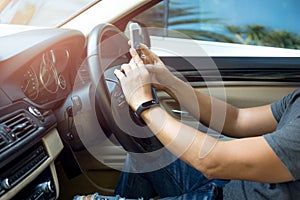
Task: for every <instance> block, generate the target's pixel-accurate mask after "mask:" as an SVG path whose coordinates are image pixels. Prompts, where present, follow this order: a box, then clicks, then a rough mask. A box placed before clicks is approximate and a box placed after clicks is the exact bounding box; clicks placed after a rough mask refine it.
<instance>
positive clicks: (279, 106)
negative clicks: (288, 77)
mask: <svg viewBox="0 0 300 200" xmlns="http://www.w3.org/2000/svg"><path fill="white" fill-rule="evenodd" d="M292 96H293V93H290V94H288V95H287V96H285V97H283V98H281V99H279V100H278V101H275V102H273V103H272V104H271V110H272V113H273V115H274V117H275V119H276V121H277V122H279V121H280V119H281V117H282V115H283V113H284V111H285V110H286V108H287V106H288V105H289V104H290V101H291V99H292Z"/></svg>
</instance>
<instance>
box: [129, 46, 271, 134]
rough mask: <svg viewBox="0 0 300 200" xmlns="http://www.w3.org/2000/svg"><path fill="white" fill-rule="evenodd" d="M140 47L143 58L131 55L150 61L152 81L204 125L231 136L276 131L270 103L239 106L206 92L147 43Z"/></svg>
mask: <svg viewBox="0 0 300 200" xmlns="http://www.w3.org/2000/svg"><path fill="white" fill-rule="evenodd" d="M141 50H142V52H143V53H144V55H145V58H144V60H143V61H142V60H141V58H140V57H139V55H138V54H137V53H136V51H131V55H132V58H133V60H134V61H135V63H137V64H138V65H144V63H150V65H146V68H147V70H148V71H149V72H150V73H151V84H152V85H154V86H155V87H158V88H159V89H162V90H164V91H166V92H167V93H168V94H169V95H171V96H172V97H173V98H174V99H176V100H177V101H178V102H179V104H180V107H181V108H182V109H184V110H187V111H188V112H190V113H191V114H192V115H193V116H194V117H195V118H197V119H198V120H199V121H201V122H202V123H203V124H205V125H207V126H210V127H211V128H214V129H215V130H217V131H219V132H222V133H224V134H226V135H228V136H231V137H250V136H258V135H263V134H265V133H269V132H272V131H274V130H275V128H276V126H277V122H276V120H275V119H274V117H273V114H272V111H271V109H270V105H266V106H261V107H256V108H247V109H239V108H236V107H234V106H232V105H230V104H227V103H226V102H223V101H220V100H217V99H215V98H213V97H211V96H208V95H205V94H203V93H201V92H199V91H197V90H196V89H193V88H192V87H191V86H190V85H189V84H187V83H185V82H183V81H182V80H180V79H179V78H177V77H175V76H174V75H173V74H172V73H171V72H170V71H169V70H168V69H167V68H166V67H165V65H164V63H163V62H162V61H161V60H160V58H159V57H158V56H157V55H155V54H154V53H153V52H152V51H151V50H150V49H148V48H147V46H145V45H141Z"/></svg>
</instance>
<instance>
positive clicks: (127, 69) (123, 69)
mask: <svg viewBox="0 0 300 200" xmlns="http://www.w3.org/2000/svg"><path fill="white" fill-rule="evenodd" d="M130 70H131V66H130V65H129V64H123V65H121V72H123V73H124V74H125V75H126V74H127V73H128V72H130Z"/></svg>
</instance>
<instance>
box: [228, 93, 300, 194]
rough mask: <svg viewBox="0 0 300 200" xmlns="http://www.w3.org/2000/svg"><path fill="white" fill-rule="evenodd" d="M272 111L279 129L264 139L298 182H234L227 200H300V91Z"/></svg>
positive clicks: (282, 100) (284, 99) (280, 102)
mask: <svg viewBox="0 0 300 200" xmlns="http://www.w3.org/2000/svg"><path fill="white" fill-rule="evenodd" d="M271 108H272V112H273V115H274V117H275V119H276V120H277V122H278V126H277V129H276V131H275V132H273V133H270V134H266V135H265V136H264V137H265V139H266V141H267V142H268V144H269V145H270V147H271V148H272V149H273V151H274V152H275V153H276V155H277V156H278V157H279V159H280V160H281V161H282V163H283V164H284V165H285V166H286V168H287V169H288V170H289V171H290V173H291V174H292V176H293V178H294V181H290V182H285V183H278V184H266V183H257V182H250V181H238V180H234V181H230V183H228V184H227V185H226V186H225V188H224V199H228V200H229V199H230V200H234V199H238V200H243V199H249V200H251V199H258V200H260V199H272V200H273V199H276V200H277V199H280V200H293V199H296V200H298V199H300V88H299V89H297V90H295V91H294V92H292V93H291V94H289V95H287V96H286V97H284V98H282V99H280V100H279V101H276V102H274V103H272V104H271ZM270 170H271V169H270Z"/></svg>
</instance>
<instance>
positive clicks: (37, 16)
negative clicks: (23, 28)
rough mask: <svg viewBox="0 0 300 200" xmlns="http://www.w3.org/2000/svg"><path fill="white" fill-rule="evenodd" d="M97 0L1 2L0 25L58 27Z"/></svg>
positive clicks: (20, 0)
mask: <svg viewBox="0 0 300 200" xmlns="http://www.w3.org/2000/svg"><path fill="white" fill-rule="evenodd" d="M95 2H96V0H60V1H47V0H0V24H18V25H32V26H45V27H54V26H58V25H60V24H62V23H64V22H65V21H67V20H68V19H70V18H71V17H73V16H75V15H76V14H77V13H79V12H81V11H82V10H84V9H85V8H87V7H88V6H90V5H92V4H93V3H95Z"/></svg>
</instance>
